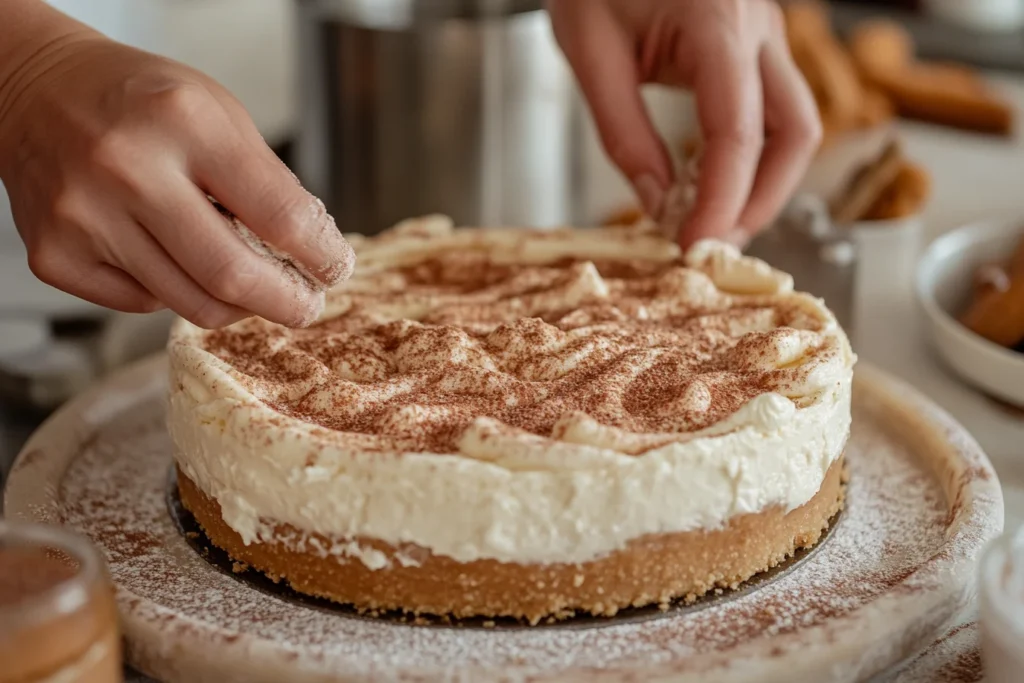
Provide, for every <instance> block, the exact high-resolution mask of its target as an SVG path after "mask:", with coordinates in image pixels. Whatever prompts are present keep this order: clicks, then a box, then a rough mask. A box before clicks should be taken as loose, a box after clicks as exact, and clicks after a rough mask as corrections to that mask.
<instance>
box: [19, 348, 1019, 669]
mask: <svg viewBox="0 0 1024 683" xmlns="http://www.w3.org/2000/svg"><path fill="white" fill-rule="evenodd" d="M165 366H166V361H165V360H164V359H163V358H157V359H153V360H150V361H145V362H143V363H142V364H140V365H136V366H134V367H132V368H130V369H128V370H126V371H124V372H122V373H120V374H118V375H116V376H114V377H113V378H112V379H110V380H108V381H107V382H106V383H104V384H103V385H102V386H99V387H97V388H96V389H94V390H93V391H91V392H89V393H88V394H86V395H83V396H82V397H80V398H78V399H76V400H75V401H73V402H71V403H70V404H69V405H68V406H67V407H66V408H64V409H63V410H61V411H60V412H59V413H58V414H57V415H55V416H54V417H53V418H52V419H51V420H50V421H49V422H47V423H46V424H45V425H44V426H43V427H42V428H41V429H40V430H39V432H38V433H37V434H36V435H35V436H34V437H33V438H32V439H31V440H30V442H29V443H28V444H27V446H26V447H25V450H24V451H23V452H22V453H21V455H20V456H19V459H18V461H17V463H16V464H15V467H14V470H13V472H12V474H11V477H10V482H9V484H8V492H7V499H6V500H7V502H6V513H7V514H8V515H9V516H12V517H14V518H23V519H31V520H41V521H48V522H60V523H64V524H67V525H69V526H72V527H75V528H78V529H79V530H81V531H82V532H83V533H85V534H86V535H88V536H89V537H91V538H92V539H93V541H94V542H95V543H97V544H98V545H99V546H100V547H101V548H103V550H104V551H105V553H106V557H107V560H108V562H109V565H110V572H111V575H112V577H113V579H114V582H115V583H116V585H117V589H118V591H117V592H118V602H119V605H120V609H121V615H122V618H123V624H124V629H125V632H126V636H127V642H128V648H127V653H128V657H129V660H130V661H131V663H132V664H133V665H134V666H136V667H137V668H138V669H140V670H142V671H144V672H146V673H148V674H150V675H152V676H154V677H156V678H159V679H161V680H164V681H168V682H169V683H175V682H182V683H184V682H188V683H204V682H207V681H209V682H211V683H233V682H236V681H237V682H242V681H245V682H246V683H262V682H267V683H269V682H271V681H275V682H276V681H290V682H292V683H305V682H307V681H350V680H351V681H355V680H360V681H362V680H375V681H377V680H380V681H426V680H431V681H433V680H459V681H496V680H501V681H527V680H529V681H541V680H560V681H577V680H578V681H634V680H659V681H668V680H671V681H708V680H716V681H758V682H762V683H764V682H771V681H786V682H787V683H792V682H794V681H815V682H826V681H855V680H862V679H864V678H867V677H869V676H871V675H873V674H875V673H877V672H879V671H882V670H884V669H886V668H888V667H889V666H891V665H893V664H894V663H896V662H898V661H901V660H902V659H904V658H906V657H908V656H910V655H911V654H913V653H915V652H917V651H919V650H920V649H922V648H923V647H924V646H925V645H927V644H929V643H930V642H932V640H933V639H934V638H935V637H936V636H937V635H938V634H939V633H941V631H942V628H943V626H944V625H945V624H946V623H947V622H948V621H949V620H950V619H951V618H953V617H954V616H955V615H956V614H957V613H958V612H959V611H960V610H961V609H962V608H963V607H964V605H966V604H967V602H968V601H969V600H970V599H971V597H972V595H973V583H974V581H973V577H974V568H975V561H976V558H977V557H978V554H979V552H980V550H981V548H982V546H983V545H985V544H986V543H987V542H988V541H989V540H990V539H992V538H993V537H995V536H996V535H997V534H998V533H999V532H1000V530H1001V529H1002V524H1003V503H1002V496H1001V494H1000V489H999V483H998V481H997V479H996V475H995V473H994V472H993V470H992V467H991V465H990V464H989V462H988V460H987V459H986V458H985V456H984V454H983V453H982V452H981V450H980V449H979V447H978V445H977V444H976V443H975V441H974V440H973V439H972V438H971V437H970V436H969V435H968V434H967V433H966V432H965V431H964V429H963V428H962V427H960V426H959V425H958V424H956V423H955V422H953V421H952V420H951V419H950V418H949V417H948V416H947V415H946V414H944V413H943V412H942V411H941V410H939V409H938V408H937V407H935V406H934V405H933V404H932V403H931V402H929V401H928V400H927V399H925V398H923V397H922V396H920V395H919V394H917V393H916V392H914V391H913V390H911V389H909V388H908V387H906V386H905V385H903V384H901V383H899V382H897V381H895V380H892V379H890V378H888V377H886V376H885V375H883V374H882V373H880V372H879V371H877V370H873V369H871V368H870V367H864V366H861V367H859V368H858V370H857V380H856V389H855V397H854V413H855V414H854V429H853V434H852V437H851V441H850V444H849V446H848V448H847V459H848V462H849V467H850V471H851V481H850V485H849V489H848V497H847V509H846V511H845V512H844V514H843V516H842V518H841V521H840V523H839V524H838V526H837V528H836V529H835V530H834V531H833V532H832V534H831V535H830V537H829V540H828V542H827V543H826V544H825V545H824V546H823V547H822V548H821V549H820V551H819V552H817V553H814V554H813V555H812V556H810V557H809V558H808V559H807V560H806V561H805V562H803V563H802V564H800V565H799V566H798V567H797V568H796V569H795V570H794V571H792V572H791V573H789V574H787V575H785V576H782V577H781V578H778V579H775V580H773V581H771V582H770V583H766V584H764V585H763V586H762V587H760V588H758V589H757V590H755V591H753V592H751V593H749V594H747V595H744V596H742V597H740V598H737V599H735V600H731V601H721V602H718V603H716V604H715V605H713V606H711V607H709V608H707V609H703V610H701V611H697V612H690V613H683V612H681V613H673V614H669V615H667V616H665V617H664V618H660V619H655V620H651V621H645V622H641V623H626V624H616V623H615V622H611V623H609V625H607V626H602V627H599V628H588V629H580V628H571V627H569V628H567V627H548V628H537V629H519V630H501V629H499V630H487V629H455V628H444V627H429V628H427V627H417V626H408V625H399V624H394V623H385V622H375V621H368V620H360V619H354V618H349V617H345V616H341V615H339V614H337V613H333V612H330V611H324V610H319V609H312V608H309V607H305V606H302V605H297V604H294V603H291V602H286V601H283V600H281V599H278V598H276V597H274V596H272V595H268V594H266V593H263V592H260V591H257V590H254V589H253V588H251V587H250V586H248V585H246V584H244V583H242V582H239V581H237V580H235V579H234V578H232V577H230V576H225V575H224V574H223V573H221V572H219V571H217V570H216V569H214V568H213V567H212V566H211V565H210V564H208V563H207V561H206V560H204V559H203V558H202V557H201V556H200V555H199V554H198V553H196V552H195V551H194V550H193V549H192V548H191V547H190V546H189V545H188V543H186V541H185V539H184V538H183V537H182V536H181V534H180V533H179V532H178V530H177V528H176V527H175V525H174V524H173V523H172V520H171V518H170V515H169V513H168V508H167V505H166V502H165V487H166V482H167V474H168V468H169V466H170V463H171V445H170V441H169V439H168V436H167V433H166V431H165V429H164V392H165V390H166V384H165V381H166V380H165V376H166V367H165Z"/></svg>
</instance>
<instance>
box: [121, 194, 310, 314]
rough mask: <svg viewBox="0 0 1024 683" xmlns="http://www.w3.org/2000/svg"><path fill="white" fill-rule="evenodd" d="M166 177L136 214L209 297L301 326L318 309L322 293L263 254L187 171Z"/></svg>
mask: <svg viewBox="0 0 1024 683" xmlns="http://www.w3.org/2000/svg"><path fill="white" fill-rule="evenodd" d="M179 180H180V182H178V183H169V184H168V186H166V187H165V188H164V190H163V191H162V192H159V193H156V192H152V193H149V194H148V196H149V197H150V199H149V200H148V201H146V202H145V203H144V205H143V206H142V207H140V209H139V214H138V215H137V216H136V217H135V218H136V219H137V220H138V221H139V222H140V223H142V224H143V225H145V226H146V229H147V230H148V231H149V232H150V234H152V235H153V237H155V238H156V240H157V242H159V243H160V246H162V247H163V249H164V250H165V251H166V252H167V254H168V255H169V256H170V257H171V259H173V260H174V261H175V262H176V263H177V264H178V265H179V266H180V267H181V269H182V270H183V271H184V272H185V273H186V274H187V275H188V276H189V277H191V279H192V280H194V281H195V283H196V284H198V285H199V286H200V287H202V288H203V289H204V290H205V291H206V293H207V294H209V295H210V296H212V297H213V298H215V299H217V300H219V301H222V302H224V303H227V304H230V305H232V306H234V307H236V308H239V309H242V310H245V311H249V312H251V313H253V314H256V315H258V316H260V317H263V318H266V319H267V320H270V321H272V322H277V323H281V324H283V325H288V326H302V325H307V324H309V323H310V322H311V318H312V317H313V316H314V315H315V314H316V313H319V308H320V307H321V303H322V301H321V295H320V294H319V293H318V292H316V291H314V290H313V289H312V288H311V287H310V286H309V285H308V284H307V283H306V282H305V281H304V280H302V279H301V278H293V279H288V278H286V277H285V274H284V272H283V269H282V266H281V264H280V263H279V262H277V261H276V260H268V259H264V258H261V257H260V256H258V255H257V254H256V252H254V251H253V250H252V249H251V248H250V247H249V246H248V245H246V244H245V242H243V240H242V239H241V238H240V237H239V235H238V234H237V233H236V232H235V231H234V230H233V229H232V227H231V223H230V222H229V221H227V220H226V219H225V218H224V217H223V216H222V215H221V214H220V213H219V212H218V211H217V209H216V208H214V206H213V205H212V204H211V203H210V201H209V200H208V199H207V198H206V196H205V195H204V194H203V193H202V192H200V191H199V190H198V189H197V188H196V187H195V186H194V185H192V183H191V182H190V181H189V180H188V179H187V178H185V177H183V176H182V177H180V178H179Z"/></svg>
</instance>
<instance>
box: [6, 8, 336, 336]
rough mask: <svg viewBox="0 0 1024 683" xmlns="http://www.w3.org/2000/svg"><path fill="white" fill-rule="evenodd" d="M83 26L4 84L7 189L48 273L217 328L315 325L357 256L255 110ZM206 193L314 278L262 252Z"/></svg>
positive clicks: (31, 251) (79, 287) (126, 307)
mask: <svg viewBox="0 0 1024 683" xmlns="http://www.w3.org/2000/svg"><path fill="white" fill-rule="evenodd" d="M71 24H73V25H74V26H75V27H77V28H76V29H74V30H69V31H66V32H64V33H61V34H60V35H59V36H57V37H55V38H53V39H51V40H48V41H45V42H44V44H41V45H39V46H35V47H36V48H37V49H34V50H33V51H32V56H31V58H29V59H27V60H25V62H24V63H23V64H20V65H19V67H18V68H17V69H16V70H15V71H14V72H13V73H10V74H8V77H7V78H6V79H4V78H2V77H0V179H2V180H3V182H4V185H5V186H6V188H7V191H8V193H9V195H10V198H11V206H12V209H13V213H14V219H15V223H16V225H17V227H18V231H19V233H20V234H21V236H22V238H23V239H24V241H25V244H26V246H27V248H28V258H29V264H30V266H31V268H32V271H33V272H34V273H35V274H36V276H37V277H39V278H40V279H41V280H43V281H44V282H47V283H48V284H50V285H53V286H55V287H58V288H60V289H62V290H64V291H66V292H69V293H71V294H74V295H76V296H79V297H81V298H83V299H87V300H89V301H92V302H94V303H96V304H99V305H101V306H106V307H108V308H113V309H116V310H120V311H127V312H145V311H152V310H156V309H158V308H161V307H162V306H167V307H168V308H171V309H173V310H174V311H175V312H177V313H178V314H179V315H181V316H182V317H184V318H186V319H188V320H189V321H191V322H193V323H195V324H196V325H199V326H201V327H206V328H216V327H221V326H224V325H228V324H230V323H232V322H235V321H237V320H239V319H241V318H244V317H247V316H249V315H253V314H255V315H259V316H261V317H264V318H266V319H268V320H271V321H274V322H279V323H282V324H285V325H290V326H301V325H307V324H310V323H311V322H313V319H314V318H315V317H316V315H317V314H319V312H320V309H321V308H322V304H323V296H322V291H323V289H324V288H325V287H328V286H330V285H332V284H335V283H337V282H338V281H340V280H342V279H344V278H345V277H347V276H348V275H349V274H350V272H351V269H352V265H353V262H354V256H353V254H352V250H351V248H350V247H349V245H348V244H347V242H345V240H344V238H343V237H342V236H341V234H340V233H339V232H338V230H337V228H336V227H335V225H334V222H333V220H332V219H331V218H330V217H329V216H328V215H327V214H326V212H325V210H324V208H323V205H322V204H321V203H320V202H319V201H318V200H316V199H315V198H314V197H313V196H311V195H310V194H309V193H308V192H306V191H305V190H304V189H303V188H302V187H300V186H299V184H298V182H297V181H296V179H295V177H294V176H293V175H292V174H291V173H290V172H289V171H288V169H287V168H286V167H285V165H284V164H283V163H282V162H281V161H280V160H279V159H278V158H277V157H276V156H275V155H274V153H273V152H272V151H271V150H270V149H269V148H268V147H267V145H266V144H265V142H264V141H263V139H262V138H261V137H260V135H259V133H258V132H257V130H256V128H255V126H254V125H253V123H252V121H251V120H250V118H249V116H248V115H247V113H246V112H245V110H244V108H243V107H242V106H241V104H240V103H239V102H238V101H237V100H236V99H235V98H234V97H232V96H231V95H230V94H229V93H228V92H227V91H226V90H225V89H224V88H223V87H222V86H220V85H218V84H217V83H216V82H214V81H213V80H211V79H210V78H208V77H206V76H204V75H203V74H201V73H198V72H196V71H194V70H192V69H189V68H187V67H185V66H183V65H181V64H178V63H176V62H173V61H170V60H167V59H163V58H160V57H157V56H155V55H152V54H148V53H145V52H142V51H139V50H135V49H132V48H129V47H127V46H124V45H121V44H118V43H115V42H113V41H110V40H107V39H106V38H104V37H102V36H100V35H99V34H97V33H95V32H92V31H91V30H88V29H85V28H84V27H82V26H81V25H78V24H77V23H75V22H71ZM0 76H3V74H2V72H0ZM208 196H212V197H214V198H215V199H216V200H217V201H219V202H220V203H221V204H223V205H224V206H225V207H226V208H227V209H228V210H230V211H231V212H232V213H234V214H235V215H236V216H238V218H239V219H240V220H241V222H242V223H244V224H245V225H247V226H248V227H249V228H250V229H251V230H252V232H253V233H255V234H256V235H257V236H258V237H259V238H261V239H262V240H263V241H264V242H265V243H267V244H269V245H271V246H272V247H274V248H275V249H276V250H277V251H278V252H281V253H283V254H286V255H288V256H289V257H290V260H291V261H293V262H294V263H296V264H297V265H298V267H299V269H300V270H302V271H303V272H304V273H306V274H307V275H308V276H309V277H294V276H293V277H288V276H287V274H286V272H285V269H284V268H283V267H282V265H281V263H280V262H279V261H277V260H275V259H273V258H270V259H267V258H265V257H260V256H258V255H257V254H256V252H255V251H253V250H252V249H251V248H250V247H249V246H247V244H246V243H245V242H244V241H243V239H242V238H241V237H240V236H239V235H238V233H237V232H236V231H235V230H233V229H232V228H231V227H230V224H229V222H228V221H227V220H226V219H225V218H224V217H223V216H221V215H220V214H219V213H218V211H217V209H216V207H215V206H214V205H213V204H212V203H211V202H210V201H209V199H208Z"/></svg>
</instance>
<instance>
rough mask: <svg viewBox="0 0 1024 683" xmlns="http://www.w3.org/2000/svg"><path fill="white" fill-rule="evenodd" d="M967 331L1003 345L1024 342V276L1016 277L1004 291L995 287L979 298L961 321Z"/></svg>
mask: <svg viewBox="0 0 1024 683" xmlns="http://www.w3.org/2000/svg"><path fill="white" fill-rule="evenodd" d="M961 321H962V322H963V324H964V325H965V326H967V328H968V329H970V330H973V331H974V332H975V333H977V334H979V335H981V336H982V337H984V338H985V339H988V340H989V341H991V342H995V343H996V344H999V345H1000V346H1006V347H1012V346H1016V345H1017V344H1019V343H1021V341H1024V277H1020V276H1017V277H1013V278H1011V279H1010V285H1009V287H1007V288H1006V289H1005V290H1003V291H1000V290H999V289H996V288H993V289H990V290H988V291H986V292H985V294H983V295H982V296H980V297H978V298H977V299H976V300H975V301H974V304H973V305H971V307H970V308H968V309H967V312H966V313H965V314H964V315H963V318H962V319H961Z"/></svg>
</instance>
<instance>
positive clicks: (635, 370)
mask: <svg viewBox="0 0 1024 683" xmlns="http://www.w3.org/2000/svg"><path fill="white" fill-rule="evenodd" d="M350 242H352V243H353V246H354V247H355V249H356V252H357V255H358V258H359V268H358V270H357V273H356V274H355V276H354V277H353V278H352V279H351V280H349V281H347V282H345V283H343V284H341V285H340V286H339V287H337V288H335V289H334V290H332V291H331V292H329V293H328V295H327V302H326V311H325V314H324V316H323V317H322V318H321V321H320V322H319V323H318V324H317V325H315V326H313V327H312V328H309V329H305V330H291V329H287V328H283V327H280V326H277V325H273V324H270V323H267V322H265V321H262V320H258V319H250V320H247V321H243V322H241V323H238V324H236V325H234V326H232V327H230V328H227V329H226V330H221V331H216V332H205V331H202V330H199V329H198V328H195V327H192V326H190V325H189V324H187V323H184V322H180V323H178V325H177V327H176V328H175V330H174V332H173V334H172V339H171V342H170V345H169V350H170V355H171V372H172V383H171V399H170V416H169V420H170V422H169V424H170V432H171V436H172V438H173V439H174V442H175V446H176V457H177V459H178V462H179V465H180V466H181V467H182V469H183V470H184V472H185V473H186V474H187V475H188V476H189V477H190V478H191V479H192V480H193V481H194V482H195V483H196V484H197V485H198V486H199V487H200V488H201V489H202V490H203V491H204V492H205V493H207V494H208V495H210V496H211V497H213V498H215V499H216V500H217V501H218V502H219V503H220V505H221V508H222V511H223V514H224V519H225V521H226V522H227V523H228V525H229V526H231V528H233V529H234V530H235V531H237V532H239V533H240V534H241V535H242V537H243V539H245V541H246V542H252V541H255V540H268V539H269V537H270V535H271V529H272V527H273V525H274V524H289V525H291V526H293V527H295V528H297V529H299V530H302V531H305V532H313V533H317V534H321V535H323V536H326V537H328V538H332V539H336V540H337V541H338V542H337V543H336V544H335V545H334V547H333V548H331V549H325V551H324V552H335V553H337V554H344V555H355V556H357V557H359V558H360V559H361V560H362V561H363V562H365V563H366V564H367V565H368V566H371V567H374V568H377V567H380V566H383V565H384V564H385V563H386V562H387V560H386V558H384V557H383V556H382V554H381V553H379V552H376V551H373V550H372V549H364V548H362V547H361V546H360V544H359V541H360V539H363V540H365V539H377V540H381V541H384V542H386V543H389V544H392V545H394V546H397V547H402V546H407V545H409V546H417V547H419V548H426V549H428V550H430V551H431V552H434V553H436V554H441V555H447V556H450V557H453V558H455V559H457V560H460V561H472V560H476V559H481V558H493V559H497V560H501V561H509V562H522V563H531V562H583V561H587V560H591V559H594V558H595V557H599V556H601V555H603V554H606V553H608V552H611V551H613V550H616V549H620V548H623V547H624V546H625V545H626V544H627V543H628V542H629V541H630V540H632V539H635V538H638V537H640V536H644V535H647V534H656V533H668V532H676V531H687V530H692V529H699V528H709V529H710V528H716V527H719V526H721V525H722V524H724V523H725V522H727V521H728V520H729V519H730V518H731V517H733V516H735V515H738V514H743V513H749V512H759V511H762V510H765V509H767V508H770V507H772V506H780V507H783V508H785V509H793V508H795V507H798V506H800V505H802V504H803V503H806V502H807V501H808V500H810V498H811V497H812V496H813V495H814V494H815V493H816V492H817V491H818V488H819V487H820V485H821V482H822V480H823V479H824V476H825V473H826V472H827V470H828V469H829V467H830V466H831V465H832V463H833V462H834V461H835V460H836V459H837V458H838V457H839V455H840V454H841V452H842V449H843V447H844V445H845V441H846V438H847V435H848V433H849V425H850V389H851V378H852V366H853V363H854V361H855V358H854V356H853V354H852V352H851V350H850V348H849V344H848V342H847V340H846V337H845V335H844V334H843V332H842V330H841V329H840V328H839V326H838V325H837V323H836V321H835V318H834V317H833V316H832V314H831V313H830V312H829V311H828V310H827V309H826V308H825V307H824V305H823V304H822V303H821V302H820V301H818V300H816V299H814V298H812V297H810V296H808V295H805V294H802V293H798V292H794V291H793V282H792V278H790V277H789V276H788V275H786V274H784V273H781V272H779V271H776V270H773V269H772V268H770V267H769V266H767V265H766V264H764V263H763V262H761V261H758V260H756V259H752V258H748V257H744V256H742V255H740V253H739V252H738V251H737V250H736V249H734V248H733V247H731V246H728V245H725V244H722V243H718V242H702V243H699V244H697V245H695V246H694V247H693V248H691V249H690V250H689V251H688V252H687V253H686V254H681V253H680V252H679V250H678V248H677V247H676V246H675V245H674V244H672V243H670V242H668V241H667V240H665V239H664V238H662V237H660V236H659V235H658V234H657V233H655V232H651V231H648V230H646V229H643V228H634V229H623V228H611V229H602V230H570V229H565V230H557V231H546V232H539V231H529V230H511V229H503V230H481V229H455V228H453V227H452V225H451V223H450V221H447V220H446V219H444V218H442V217H428V218H424V219H419V220H414V221H409V222H406V223H404V224H402V225H400V226H397V227H396V228H394V229H392V230H391V231H389V232H387V233H385V234H384V235H382V236H380V237H376V238H369V239H359V238H353V239H350Z"/></svg>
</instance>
